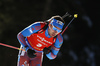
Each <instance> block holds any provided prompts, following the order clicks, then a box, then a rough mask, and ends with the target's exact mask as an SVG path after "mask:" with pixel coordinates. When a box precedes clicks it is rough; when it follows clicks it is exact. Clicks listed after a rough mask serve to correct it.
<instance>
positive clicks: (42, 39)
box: [37, 35, 52, 44]
mask: <svg viewBox="0 0 100 66" xmlns="http://www.w3.org/2000/svg"><path fill="white" fill-rule="evenodd" d="M37 37H38V38H39V39H41V41H44V42H46V43H49V44H52V42H49V41H47V40H46V39H45V38H43V37H41V36H39V35H37Z"/></svg>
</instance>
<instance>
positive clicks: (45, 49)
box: [43, 47, 51, 54]
mask: <svg viewBox="0 0 100 66" xmlns="http://www.w3.org/2000/svg"><path fill="white" fill-rule="evenodd" d="M43 52H44V53H45V54H49V53H50V52H51V49H50V48H46V47H45V48H44V49H43Z"/></svg>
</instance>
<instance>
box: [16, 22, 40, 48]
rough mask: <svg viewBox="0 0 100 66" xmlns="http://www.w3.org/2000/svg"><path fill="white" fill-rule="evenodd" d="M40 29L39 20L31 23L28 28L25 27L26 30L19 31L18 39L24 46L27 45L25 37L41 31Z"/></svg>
mask: <svg viewBox="0 0 100 66" xmlns="http://www.w3.org/2000/svg"><path fill="white" fill-rule="evenodd" d="M40 29H41V24H40V23H39V22H38V23H33V24H31V25H30V26H28V27H27V28H25V29H24V30H22V31H21V32H19V33H18V35H17V38H18V41H19V42H20V44H21V45H22V46H23V47H26V46H27V44H26V41H25V38H26V37H27V36H30V35H31V34H33V33H35V32H37V31H39V30H40ZM28 48H29V47H28Z"/></svg>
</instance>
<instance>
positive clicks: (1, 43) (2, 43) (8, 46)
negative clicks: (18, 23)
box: [0, 43, 25, 51]
mask: <svg viewBox="0 0 100 66" xmlns="http://www.w3.org/2000/svg"><path fill="white" fill-rule="evenodd" d="M0 45H2V46H5V47H9V48H13V49H17V50H22V51H25V50H24V49H20V48H18V47H14V46H10V45H7V44H3V43H0Z"/></svg>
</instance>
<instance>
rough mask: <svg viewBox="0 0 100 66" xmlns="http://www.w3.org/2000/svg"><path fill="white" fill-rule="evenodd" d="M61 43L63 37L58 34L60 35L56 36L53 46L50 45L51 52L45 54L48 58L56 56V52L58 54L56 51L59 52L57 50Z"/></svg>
mask: <svg viewBox="0 0 100 66" xmlns="http://www.w3.org/2000/svg"><path fill="white" fill-rule="evenodd" d="M62 43H63V38H62V36H61V34H60V35H58V36H57V38H56V42H55V43H54V46H53V47H52V49H51V52H50V53H49V54H46V56H47V57H48V58H49V59H50V60H52V59H55V58H56V56H57V54H58V52H59V50H60V48H61V45H62Z"/></svg>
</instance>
